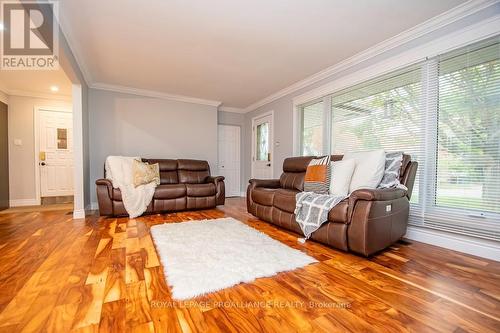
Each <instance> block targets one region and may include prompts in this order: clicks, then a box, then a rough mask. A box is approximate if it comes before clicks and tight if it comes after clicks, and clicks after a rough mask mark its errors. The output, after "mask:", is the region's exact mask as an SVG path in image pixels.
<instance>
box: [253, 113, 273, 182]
mask: <svg viewBox="0 0 500 333" xmlns="http://www.w3.org/2000/svg"><path fill="white" fill-rule="evenodd" d="M272 138H273V117H272V114H267V115H265V116H261V117H258V118H254V119H253V120H252V141H253V142H252V178H258V179H269V178H272V177H273V166H272V158H273V153H272Z"/></svg>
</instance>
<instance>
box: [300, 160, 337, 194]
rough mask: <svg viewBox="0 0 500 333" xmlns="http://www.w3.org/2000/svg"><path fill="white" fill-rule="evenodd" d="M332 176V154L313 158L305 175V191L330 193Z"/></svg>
mask: <svg viewBox="0 0 500 333" xmlns="http://www.w3.org/2000/svg"><path fill="white" fill-rule="evenodd" d="M330 177H331V176H330V156H325V157H320V158H314V159H312V160H311V162H309V165H308V166H307V170H306V175H305V177H304V191H305V192H315V193H318V194H328V191H329V190H330Z"/></svg>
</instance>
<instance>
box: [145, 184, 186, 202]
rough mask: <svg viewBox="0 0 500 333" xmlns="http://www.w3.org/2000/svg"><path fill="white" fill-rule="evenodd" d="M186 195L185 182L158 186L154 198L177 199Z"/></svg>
mask: <svg viewBox="0 0 500 333" xmlns="http://www.w3.org/2000/svg"><path fill="white" fill-rule="evenodd" d="M185 196H186V186H185V185H184V184H165V185H159V186H157V187H156V190H155V194H154V196H153V198H155V199H176V198H180V197H185Z"/></svg>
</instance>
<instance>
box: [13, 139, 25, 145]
mask: <svg viewBox="0 0 500 333" xmlns="http://www.w3.org/2000/svg"><path fill="white" fill-rule="evenodd" d="M22 145H23V141H22V140H21V139H14V146H22Z"/></svg>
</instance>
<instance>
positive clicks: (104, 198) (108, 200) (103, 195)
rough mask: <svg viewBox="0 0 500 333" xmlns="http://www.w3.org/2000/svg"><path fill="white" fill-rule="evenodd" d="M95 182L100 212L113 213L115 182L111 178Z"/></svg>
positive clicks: (103, 213) (102, 213)
mask: <svg viewBox="0 0 500 333" xmlns="http://www.w3.org/2000/svg"><path fill="white" fill-rule="evenodd" d="M95 184H96V191H97V203H98V204H99V214H100V215H113V202H112V197H113V183H111V181H110V180H109V179H98V180H96V181H95Z"/></svg>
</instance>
